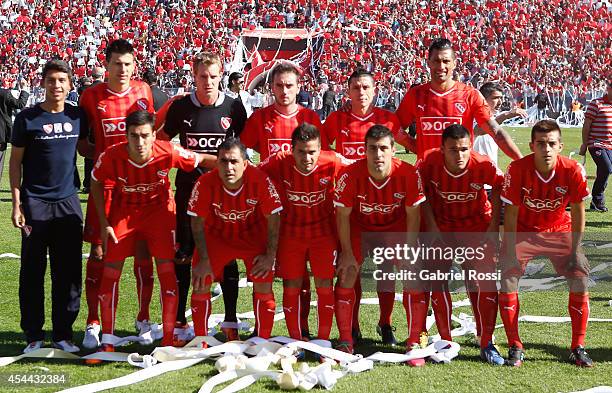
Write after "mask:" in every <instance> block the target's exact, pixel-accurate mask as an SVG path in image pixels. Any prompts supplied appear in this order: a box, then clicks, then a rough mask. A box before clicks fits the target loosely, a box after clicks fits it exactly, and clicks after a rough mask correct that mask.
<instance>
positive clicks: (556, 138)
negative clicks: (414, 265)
mask: <svg viewBox="0 0 612 393" xmlns="http://www.w3.org/2000/svg"><path fill="white" fill-rule="evenodd" d="M529 147H530V148H531V151H532V152H533V154H530V155H528V156H526V157H524V158H522V159H521V160H518V161H515V162H513V163H511V164H510V166H509V167H508V170H507V173H506V176H505V179H504V186H503V191H502V195H501V198H502V200H503V201H504V202H506V204H507V205H506V217H505V222H504V242H503V244H502V254H501V257H500V258H501V268H502V281H501V291H500V294H499V311H500V314H501V317H502V321H503V322H504V328H505V330H506V336H507V337H508V345H509V346H510V350H509V354H508V360H507V362H508V364H510V365H513V366H520V365H521V364H522V362H523V358H524V354H523V343H522V341H521V339H520V337H519V333H518V315H519V300H518V283H519V278H520V277H521V275H522V274H523V273H524V271H525V266H526V265H527V263H528V262H529V261H530V260H531V259H532V258H534V257H535V256H538V255H543V256H546V257H548V258H549V259H550V260H551V262H552V264H553V266H554V268H555V270H556V271H557V273H558V274H559V275H563V276H565V278H566V279H567V282H568V285H569V291H570V292H569V302H568V311H569V314H570V318H571V322H572V345H571V353H570V361H571V362H573V363H574V364H576V365H577V366H583V367H591V366H592V365H593V361H592V360H591V359H590V358H589V356H588V355H587V353H586V352H585V350H584V341H585V336H586V328H587V322H588V318H589V293H588V286H587V284H588V277H587V276H588V272H589V265H588V261H587V259H586V256H585V255H584V252H583V250H582V248H581V246H580V243H581V241H582V234H583V233H584V226H585V211H584V209H585V206H584V200H585V199H587V198H589V196H590V195H589V190H588V188H587V181H586V173H585V171H584V168H583V167H582V166H581V165H580V164H578V163H577V162H575V161H573V160H570V159H568V158H565V157H563V156H561V155H560V153H561V150H562V149H563V142H562V140H561V129H560V128H559V125H558V124H557V123H556V122H555V121H553V120H542V121H539V122H537V123H536V124H535V125H534V126H533V128H532V129H531V142H530V144H529ZM568 205H569V206H570V212H569V214H568V212H566V207H567V206H568Z"/></svg>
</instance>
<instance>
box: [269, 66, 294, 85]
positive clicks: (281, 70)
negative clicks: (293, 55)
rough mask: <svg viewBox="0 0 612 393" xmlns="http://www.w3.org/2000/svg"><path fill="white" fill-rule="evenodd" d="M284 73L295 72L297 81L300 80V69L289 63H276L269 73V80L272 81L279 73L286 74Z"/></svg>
mask: <svg viewBox="0 0 612 393" xmlns="http://www.w3.org/2000/svg"><path fill="white" fill-rule="evenodd" d="M286 73H292V74H295V76H296V78H297V80H298V82H299V80H300V76H302V74H301V73H300V71H299V70H298V69H297V68H296V67H295V66H294V65H292V64H290V63H279V65H277V66H276V67H275V68H274V69H273V70H272V72H271V73H270V82H271V83H274V78H276V75H281V74H286Z"/></svg>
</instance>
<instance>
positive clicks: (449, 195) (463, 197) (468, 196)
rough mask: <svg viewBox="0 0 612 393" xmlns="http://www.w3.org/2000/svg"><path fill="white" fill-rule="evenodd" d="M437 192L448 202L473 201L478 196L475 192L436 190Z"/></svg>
mask: <svg viewBox="0 0 612 393" xmlns="http://www.w3.org/2000/svg"><path fill="white" fill-rule="evenodd" d="M438 194H439V195H440V196H441V197H442V199H444V200H445V201H446V202H448V203H455V202H469V201H475V200H476V198H477V197H478V193H476V192H444V191H438Z"/></svg>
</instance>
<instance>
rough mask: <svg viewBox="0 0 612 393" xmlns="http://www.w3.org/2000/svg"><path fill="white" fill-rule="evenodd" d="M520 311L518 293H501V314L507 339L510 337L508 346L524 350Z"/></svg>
mask: <svg viewBox="0 0 612 393" xmlns="http://www.w3.org/2000/svg"><path fill="white" fill-rule="evenodd" d="M519 309H520V305H519V300H518V293H517V292H510V293H505V292H500V293H499V314H500V315H501V319H502V321H503V322H504V329H505V330H506V337H508V346H513V345H516V346H517V347H519V348H523V343H522V342H521V339H520V338H519V332H518V317H519Z"/></svg>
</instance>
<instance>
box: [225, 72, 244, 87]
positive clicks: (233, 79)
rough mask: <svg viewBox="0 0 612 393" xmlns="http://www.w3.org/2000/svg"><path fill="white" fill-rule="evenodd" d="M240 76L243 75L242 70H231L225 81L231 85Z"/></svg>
mask: <svg viewBox="0 0 612 393" xmlns="http://www.w3.org/2000/svg"><path fill="white" fill-rule="evenodd" d="M242 77H244V74H243V73H242V72H237V71H236V72H232V73H231V74H230V76H229V78H228V79H227V83H228V84H229V85H230V86H231V85H232V83H233V82H234V81H237V80H238V79H240V78H242Z"/></svg>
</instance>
